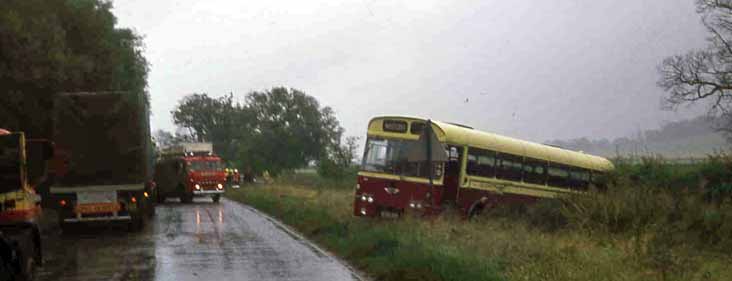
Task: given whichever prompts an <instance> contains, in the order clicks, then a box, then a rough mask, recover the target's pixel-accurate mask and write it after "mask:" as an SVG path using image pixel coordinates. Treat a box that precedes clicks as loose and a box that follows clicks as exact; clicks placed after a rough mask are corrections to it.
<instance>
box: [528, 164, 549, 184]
mask: <svg viewBox="0 0 732 281" xmlns="http://www.w3.org/2000/svg"><path fill="white" fill-rule="evenodd" d="M524 182H528V183H533V184H541V185H544V184H546V161H543V160H538V159H532V158H526V159H524Z"/></svg>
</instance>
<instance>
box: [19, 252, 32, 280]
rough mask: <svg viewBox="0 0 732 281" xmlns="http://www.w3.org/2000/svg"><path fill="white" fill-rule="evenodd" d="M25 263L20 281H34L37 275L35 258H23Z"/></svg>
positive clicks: (22, 261)
mask: <svg viewBox="0 0 732 281" xmlns="http://www.w3.org/2000/svg"><path fill="white" fill-rule="evenodd" d="M20 262H21V263H23V265H22V268H21V272H20V275H19V276H18V279H17V280H19V281H32V280H33V278H34V276H35V273H36V261H35V259H33V257H27V258H22V257H21V261H20Z"/></svg>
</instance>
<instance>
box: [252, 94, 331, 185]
mask: <svg viewBox="0 0 732 281" xmlns="http://www.w3.org/2000/svg"><path fill="white" fill-rule="evenodd" d="M246 100H247V105H246V106H247V108H248V110H250V111H251V113H252V116H253V117H254V122H253V127H252V129H253V135H252V136H251V139H250V141H247V142H244V144H243V145H242V147H241V152H240V155H241V157H240V158H241V160H242V161H244V163H251V165H252V167H253V169H254V170H261V169H262V168H267V169H269V170H270V172H272V173H274V174H276V173H278V172H279V171H282V170H286V169H293V168H297V167H302V166H305V165H307V164H308V163H309V162H310V161H317V160H320V158H321V156H323V155H325V154H326V151H327V149H328V148H329V147H332V146H333V145H334V144H335V143H338V142H339V140H340V138H341V135H342V134H343V128H341V126H340V124H339V123H338V119H336V117H335V115H334V112H333V110H332V109H331V108H330V107H327V106H326V107H321V106H320V104H319V103H318V101H317V100H316V99H315V98H314V97H312V96H309V95H307V94H305V93H303V92H301V91H299V90H296V89H287V88H284V87H278V88H272V89H271V90H268V91H264V92H252V93H250V94H249V95H247V98H246Z"/></svg>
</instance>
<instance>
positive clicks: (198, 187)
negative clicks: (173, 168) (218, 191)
mask: <svg viewBox="0 0 732 281" xmlns="http://www.w3.org/2000/svg"><path fill="white" fill-rule="evenodd" d="M193 187H195V188H196V189H201V186H200V185H198V184H196V185H194V186H193Z"/></svg>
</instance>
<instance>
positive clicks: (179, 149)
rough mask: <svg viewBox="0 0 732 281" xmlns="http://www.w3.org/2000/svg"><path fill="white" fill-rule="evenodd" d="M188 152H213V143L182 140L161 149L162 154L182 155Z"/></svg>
mask: <svg viewBox="0 0 732 281" xmlns="http://www.w3.org/2000/svg"><path fill="white" fill-rule="evenodd" d="M188 153H196V154H200V153H204V154H213V144H211V143H210V142H184V143H180V144H177V145H173V146H170V147H167V148H165V149H163V150H162V154H164V155H171V154H172V155H183V154H188Z"/></svg>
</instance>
